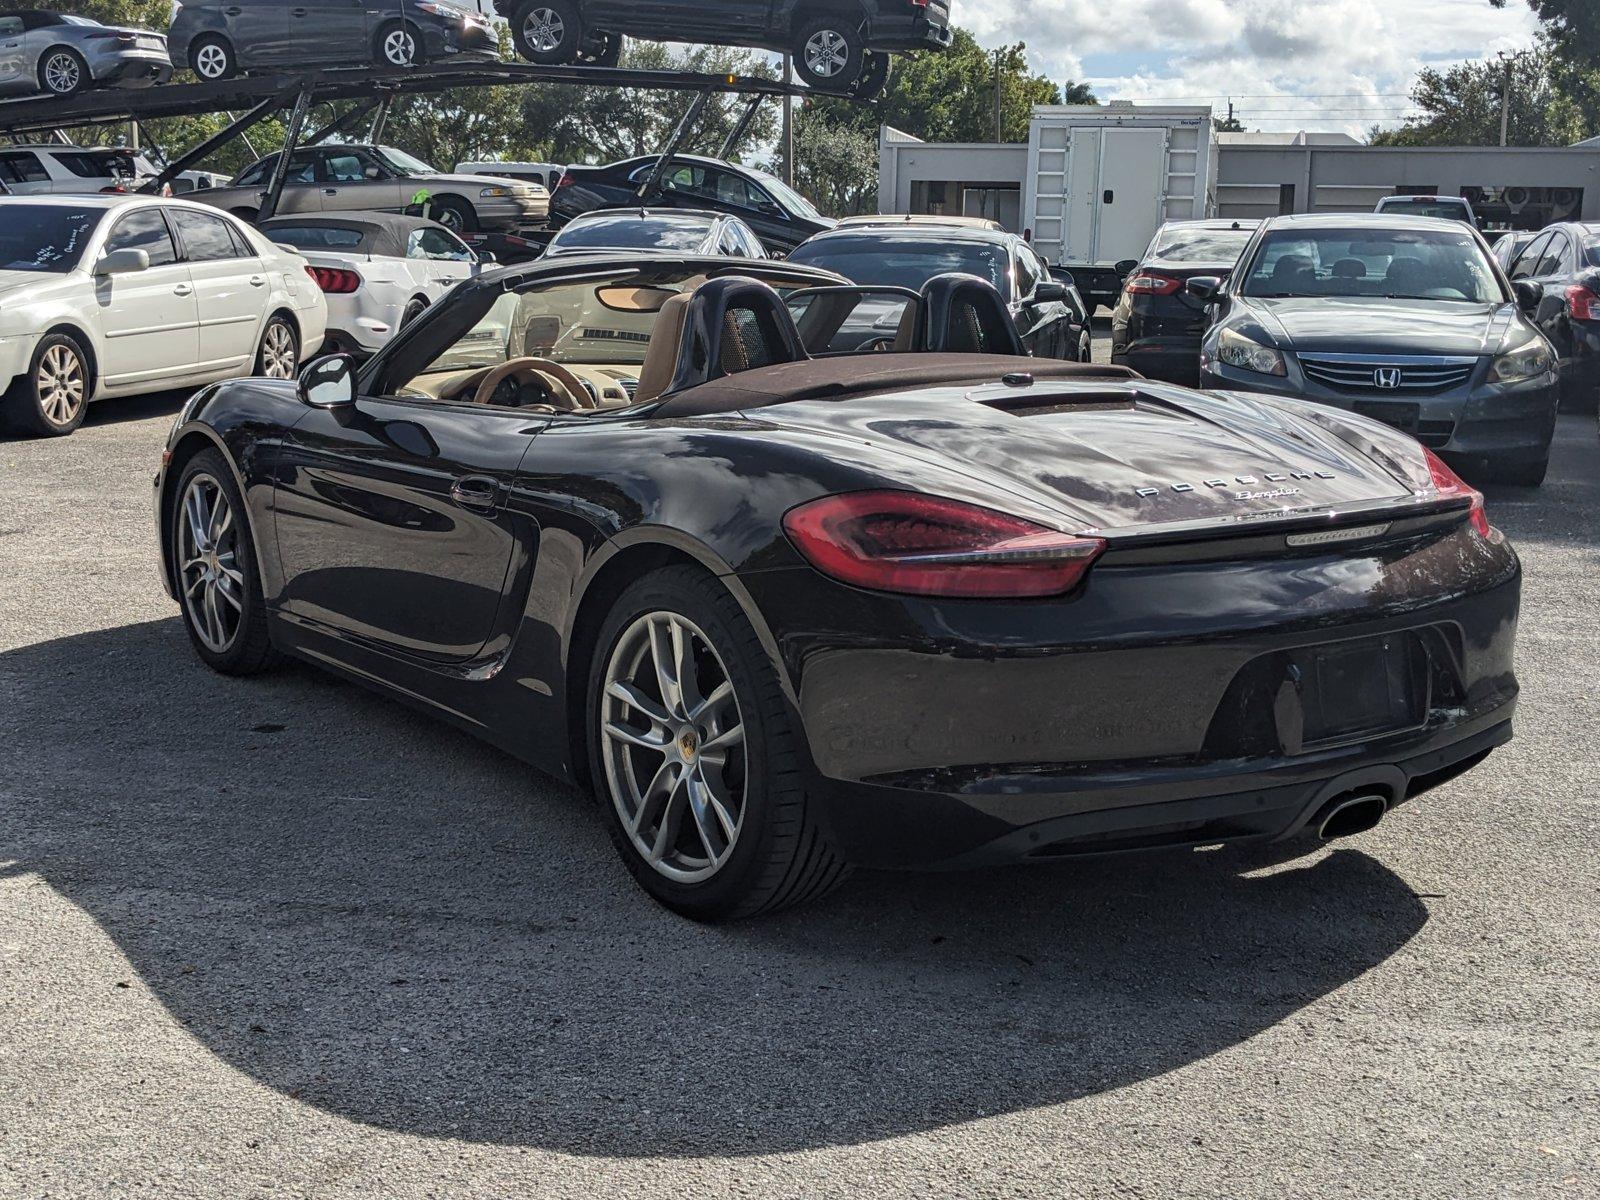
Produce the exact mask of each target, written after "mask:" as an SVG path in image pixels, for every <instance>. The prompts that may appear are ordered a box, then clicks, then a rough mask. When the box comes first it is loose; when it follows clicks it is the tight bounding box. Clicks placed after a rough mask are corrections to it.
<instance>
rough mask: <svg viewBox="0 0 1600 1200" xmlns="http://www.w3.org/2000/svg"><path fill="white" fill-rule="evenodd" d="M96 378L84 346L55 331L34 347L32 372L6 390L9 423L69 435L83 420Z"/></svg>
mask: <svg viewBox="0 0 1600 1200" xmlns="http://www.w3.org/2000/svg"><path fill="white" fill-rule="evenodd" d="M93 391H94V380H93V377H92V376H91V375H90V373H89V366H88V362H87V360H86V359H85V357H84V353H83V348H82V347H81V346H79V345H78V343H77V342H75V341H73V340H72V338H70V337H67V336H66V335H65V334H51V335H50V336H49V337H47V338H44V339H42V340H41V341H40V342H39V345H38V346H37V347H36V348H35V349H34V352H33V359H32V361H31V362H30V364H29V366H28V373H27V374H26V375H24V376H20V377H19V378H18V379H17V380H16V382H14V383H13V384H12V385H11V390H10V391H9V392H8V393H6V396H5V400H4V403H3V405H0V409H3V411H4V414H5V417H6V423H7V424H8V425H11V426H13V427H14V428H16V429H19V430H21V431H22V432H23V433H31V434H34V435H35V436H38V437H66V436H67V435H68V434H69V433H71V432H72V431H73V430H75V429H77V428H78V426H80V425H82V424H83V415H84V413H85V412H87V411H88V409H89V397H90V395H91V394H92V393H93Z"/></svg>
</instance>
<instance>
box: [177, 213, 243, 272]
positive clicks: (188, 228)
mask: <svg viewBox="0 0 1600 1200" xmlns="http://www.w3.org/2000/svg"><path fill="white" fill-rule="evenodd" d="M170 215H171V217H172V223H173V224H174V225H176V226H177V227H178V236H179V237H180V238H182V239H183V251H184V253H185V254H186V255H187V256H188V257H189V260H190V261H191V262H222V261H224V260H226V259H232V258H238V257H240V255H239V253H238V249H237V247H236V246H235V245H234V240H233V236H232V235H231V234H230V232H229V230H228V223H227V222H226V221H224V220H223V219H222V218H221V217H212V216H208V215H207V214H205V213H197V212H190V211H188V210H187V209H182V208H175V209H173V210H172V211H171V214H170Z"/></svg>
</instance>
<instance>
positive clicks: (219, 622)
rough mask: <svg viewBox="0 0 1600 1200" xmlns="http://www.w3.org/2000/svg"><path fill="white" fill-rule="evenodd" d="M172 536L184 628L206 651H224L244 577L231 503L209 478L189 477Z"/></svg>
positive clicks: (239, 611) (234, 627)
mask: <svg viewBox="0 0 1600 1200" xmlns="http://www.w3.org/2000/svg"><path fill="white" fill-rule="evenodd" d="M177 534H178V537H177V550H178V553H177V560H178V589H179V593H180V595H181V597H182V600H183V609H184V613H185V615H186V616H187V617H188V619H189V628H190V630H191V631H192V632H193V633H194V636H195V637H196V638H198V639H199V640H200V643H201V644H202V645H203V646H205V648H206V649H207V650H209V651H211V652H212V653H213V654H218V655H221V654H226V653H227V652H228V651H229V650H231V649H232V648H233V644H234V642H236V641H237V640H238V637H239V629H240V626H241V624H242V623H243V619H244V603H245V581H244V571H243V570H242V569H241V568H240V565H239V530H238V526H237V525H236V524H235V522H234V514H233V505H232V504H231V503H230V502H229V500H228V497H227V496H226V495H225V494H224V493H223V490H222V485H221V484H220V483H218V482H217V480H216V479H215V477H213V476H211V475H209V474H206V473H204V472H200V473H196V474H195V475H193V476H191V477H190V479H189V483H188V486H187V487H185V488H184V492H183V501H182V506H181V508H180V510H179V519H178V529H177Z"/></svg>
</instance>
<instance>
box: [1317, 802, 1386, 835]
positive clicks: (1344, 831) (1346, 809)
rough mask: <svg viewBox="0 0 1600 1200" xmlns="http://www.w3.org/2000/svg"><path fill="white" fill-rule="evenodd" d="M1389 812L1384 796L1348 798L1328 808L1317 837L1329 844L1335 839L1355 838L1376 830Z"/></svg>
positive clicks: (1318, 828)
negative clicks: (1359, 834) (1357, 835)
mask: <svg viewBox="0 0 1600 1200" xmlns="http://www.w3.org/2000/svg"><path fill="white" fill-rule="evenodd" d="M1388 811H1389V801H1388V800H1386V799H1385V798H1384V797H1382V796H1347V797H1345V798H1344V799H1343V800H1336V801H1334V802H1333V803H1332V804H1331V805H1329V806H1328V808H1327V810H1326V812H1325V814H1324V816H1323V818H1322V824H1321V825H1319V826H1318V827H1317V836H1318V837H1320V838H1321V839H1322V840H1323V841H1325V842H1329V841H1332V840H1333V839H1334V838H1343V837H1354V836H1355V835H1356V834H1358V833H1366V832H1367V830H1369V829H1376V828H1377V826H1378V822H1379V821H1381V820H1383V817H1384V814H1385V813H1387V812H1388Z"/></svg>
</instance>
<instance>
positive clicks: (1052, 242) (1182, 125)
mask: <svg viewBox="0 0 1600 1200" xmlns="http://www.w3.org/2000/svg"><path fill="white" fill-rule="evenodd" d="M1216 178H1217V136H1216V128H1215V126H1214V124H1213V121H1212V116H1211V109H1210V108H1209V107H1204V106H1202V107H1181V108H1171V107H1154V106H1140V105H1135V104H1131V103H1128V102H1127V101H1113V102H1112V103H1110V104H1043V105H1039V106H1037V107H1036V108H1035V109H1034V110H1033V121H1032V123H1031V125H1030V126H1029V130H1028V174H1027V177H1026V179H1025V180H1024V182H1023V197H1022V210H1023V224H1024V226H1025V227H1026V228H1027V229H1029V230H1031V231H1032V237H1033V244H1034V247H1035V249H1037V250H1038V251H1039V253H1040V254H1042V255H1043V256H1044V259H1045V261H1046V262H1048V263H1051V264H1053V265H1055V266H1057V267H1059V268H1060V269H1061V270H1063V271H1067V272H1070V273H1071V275H1072V278H1073V280H1074V282H1076V283H1077V285H1078V291H1079V292H1080V293H1082V295H1083V298H1084V300H1085V301H1086V302H1087V303H1088V305H1089V307H1090V309H1091V311H1092V310H1093V308H1094V306H1095V305H1097V304H1103V305H1106V306H1107V307H1110V306H1112V305H1114V304H1115V303H1116V301H1117V296H1118V295H1119V294H1120V293H1121V291H1122V277H1123V273H1125V271H1126V269H1127V268H1128V266H1129V264H1132V263H1136V262H1137V260H1138V259H1139V258H1140V257H1141V256H1142V255H1143V254H1144V252H1145V249H1146V248H1147V247H1148V246H1149V244H1150V239H1151V238H1152V237H1153V236H1154V235H1155V231H1156V230H1157V229H1159V228H1160V227H1161V225H1162V223H1163V222H1166V221H1181V220H1187V219H1191V218H1202V217H1211V216H1215V215H1216V209H1217V205H1216ZM1118 264H1123V271H1121V272H1119V270H1118Z"/></svg>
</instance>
